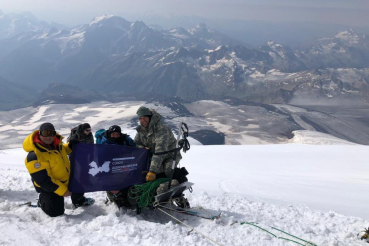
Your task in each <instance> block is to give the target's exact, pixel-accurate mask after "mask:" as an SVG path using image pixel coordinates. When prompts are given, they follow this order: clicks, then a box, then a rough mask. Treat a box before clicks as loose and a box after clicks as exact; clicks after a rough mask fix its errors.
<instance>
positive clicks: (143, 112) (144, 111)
mask: <svg viewBox="0 0 369 246" xmlns="http://www.w3.org/2000/svg"><path fill="white" fill-rule="evenodd" d="M151 115H152V113H151V111H150V109H148V108H146V107H144V106H141V107H140V108H139V109H138V110H137V116H138V118H140V117H142V116H151Z"/></svg>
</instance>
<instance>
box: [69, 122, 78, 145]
mask: <svg viewBox="0 0 369 246" xmlns="http://www.w3.org/2000/svg"><path fill="white" fill-rule="evenodd" d="M77 127H78V126H76V127H73V128H72V129H71V130H70V133H69V136H68V138H67V142H70V139H71V138H72V135H74V134H76V132H77Z"/></svg>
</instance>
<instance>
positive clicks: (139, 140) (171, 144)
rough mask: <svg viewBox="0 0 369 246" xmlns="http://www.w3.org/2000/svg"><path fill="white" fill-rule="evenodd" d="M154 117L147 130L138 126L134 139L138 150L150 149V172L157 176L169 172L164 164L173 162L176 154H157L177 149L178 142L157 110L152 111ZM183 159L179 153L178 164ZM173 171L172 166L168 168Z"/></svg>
mask: <svg viewBox="0 0 369 246" xmlns="http://www.w3.org/2000/svg"><path fill="white" fill-rule="evenodd" d="M150 111H151V113H152V117H151V120H150V124H149V126H148V127H147V128H145V127H143V126H138V127H137V128H136V130H137V134H136V137H135V139H134V142H135V144H136V147H137V148H145V147H148V148H149V149H150V151H151V153H152V154H153V156H152V158H151V163H150V171H151V172H154V173H156V174H158V173H161V172H165V173H168V171H169V170H164V169H165V167H164V163H166V162H168V161H170V160H173V155H174V152H170V153H167V154H163V155H155V153H159V152H165V151H169V150H172V149H175V147H176V142H177V140H176V139H175V137H174V135H173V132H172V130H171V129H170V128H169V127H168V126H167V125H165V124H164V123H163V122H162V121H161V118H162V116H161V115H160V114H159V113H157V112H156V111H155V110H153V109H150ZM181 159H182V156H181V154H180V153H179V152H178V153H177V158H176V164H178V162H179V161H180V160H181ZM166 168H167V169H168V168H170V169H171V165H170V167H169V165H168V166H167V167H166Z"/></svg>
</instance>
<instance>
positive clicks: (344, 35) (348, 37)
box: [334, 28, 360, 44]
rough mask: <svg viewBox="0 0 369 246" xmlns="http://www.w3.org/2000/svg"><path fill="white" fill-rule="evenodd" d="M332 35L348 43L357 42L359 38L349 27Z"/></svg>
mask: <svg viewBox="0 0 369 246" xmlns="http://www.w3.org/2000/svg"><path fill="white" fill-rule="evenodd" d="M334 37H335V38H338V39H341V40H342V41H345V42H348V43H349V44H357V43H359V39H360V38H359V35H357V34H356V33H355V32H354V31H353V30H352V29H351V28H350V29H349V30H346V31H343V32H339V33H337V34H336V36H334Z"/></svg>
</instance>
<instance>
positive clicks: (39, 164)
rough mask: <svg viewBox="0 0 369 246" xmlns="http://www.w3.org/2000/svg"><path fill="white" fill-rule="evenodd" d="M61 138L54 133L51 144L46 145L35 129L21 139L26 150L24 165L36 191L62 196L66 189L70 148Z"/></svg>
mask: <svg viewBox="0 0 369 246" xmlns="http://www.w3.org/2000/svg"><path fill="white" fill-rule="evenodd" d="M62 139H63V137H62V136H60V135H59V134H56V136H55V137H54V141H53V144H52V145H53V146H47V145H45V144H43V143H42V142H41V140H40V138H39V131H38V130H37V131H34V132H33V133H32V134H30V135H29V136H27V137H26V139H25V140H24V141H23V149H24V150H25V151H27V152H28V155H27V158H26V160H25V163H26V167H27V169H28V172H29V173H30V174H31V178H32V182H33V184H34V185H35V188H36V191H37V192H40V191H42V190H44V191H47V192H55V193H56V194H58V195H59V196H63V195H64V193H65V192H66V191H67V190H68V183H69V175H70V162H69V158H68V154H70V153H71V152H72V150H71V149H70V148H69V147H68V143H66V144H63V142H62ZM41 189H42V190H41Z"/></svg>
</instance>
